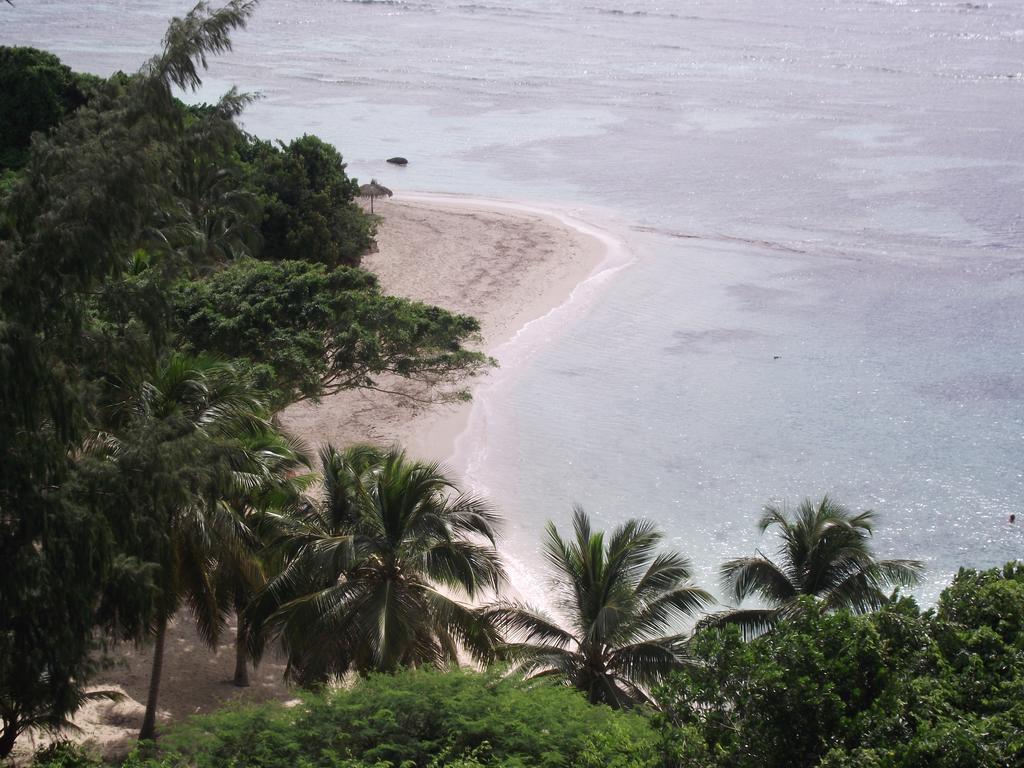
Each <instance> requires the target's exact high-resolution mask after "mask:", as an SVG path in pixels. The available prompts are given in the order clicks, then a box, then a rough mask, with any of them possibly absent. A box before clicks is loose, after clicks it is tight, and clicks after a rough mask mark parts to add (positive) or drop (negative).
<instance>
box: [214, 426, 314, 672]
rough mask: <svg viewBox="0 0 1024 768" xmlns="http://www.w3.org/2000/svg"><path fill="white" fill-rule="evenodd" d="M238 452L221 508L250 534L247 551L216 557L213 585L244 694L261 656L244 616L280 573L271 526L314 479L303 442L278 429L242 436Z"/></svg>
mask: <svg viewBox="0 0 1024 768" xmlns="http://www.w3.org/2000/svg"><path fill="white" fill-rule="evenodd" d="M238 449H239V450H238V451H237V453H236V455H235V457H234V461H233V464H234V467H233V469H232V471H231V481H232V482H231V487H230V489H229V491H228V492H227V493H226V494H225V496H224V498H223V499H222V500H221V502H220V503H222V504H224V505H225V506H226V507H227V508H228V510H229V511H230V514H232V515H234V517H235V518H236V519H237V520H238V521H239V522H240V523H241V524H242V525H244V526H245V527H246V528H247V529H248V531H249V535H248V537H247V543H248V544H250V546H247V547H245V548H243V549H239V548H237V547H229V548H226V549H225V550H223V551H222V552H220V553H218V555H217V558H216V567H215V573H214V575H213V579H214V581H215V582H216V583H217V585H218V587H217V588H218V590H219V591H220V592H222V593H223V594H224V595H225V596H226V597H225V600H226V601H227V602H228V603H230V604H231V606H232V608H233V610H234V612H235V616H236V620H237V627H236V631H235V674H234V679H233V682H234V684H235V685H236V686H238V687H240V688H244V687H246V686H248V685H249V663H250V661H257V660H258V656H259V650H260V643H259V641H258V638H251V627H250V623H251V622H250V620H249V617H248V615H247V613H246V611H247V609H248V607H249V604H250V603H251V602H252V599H253V597H254V596H255V595H256V594H257V593H258V592H259V591H260V590H261V589H263V588H264V587H265V586H266V585H267V583H268V582H269V580H270V578H272V577H273V575H275V574H276V573H277V572H278V571H279V569H280V567H281V563H280V558H277V557H275V556H274V553H273V552H272V551H270V550H268V548H267V547H266V546H265V544H266V542H268V541H270V540H272V539H273V538H274V536H276V535H277V532H278V528H277V526H276V525H275V521H276V520H277V519H280V517H279V516H280V514H282V513H284V514H287V513H288V511H289V510H292V509H295V508H296V507H297V506H298V505H299V503H300V502H301V500H302V498H303V493H304V492H306V491H308V490H309V488H310V487H311V486H312V484H313V483H314V481H315V480H316V475H315V474H313V473H312V472H310V471H309V469H310V466H311V462H310V459H309V457H308V451H307V449H306V447H305V445H304V444H303V443H302V441H300V440H297V439H295V438H293V437H291V436H290V435H288V434H286V433H285V432H283V431H281V430H279V429H277V428H276V427H274V428H268V429H265V430H262V431H259V432H255V433H246V434H243V435H241V436H240V437H239V438H238ZM253 650H255V651H256V653H253Z"/></svg>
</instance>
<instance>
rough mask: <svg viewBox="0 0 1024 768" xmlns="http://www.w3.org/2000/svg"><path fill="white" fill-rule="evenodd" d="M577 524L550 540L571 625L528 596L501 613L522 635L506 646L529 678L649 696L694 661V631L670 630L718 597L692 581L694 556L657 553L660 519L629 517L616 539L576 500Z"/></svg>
mask: <svg viewBox="0 0 1024 768" xmlns="http://www.w3.org/2000/svg"><path fill="white" fill-rule="evenodd" d="M573 531H574V539H573V540H571V541H565V540H563V539H562V537H561V536H560V535H559V533H558V530H557V528H555V526H554V524H553V523H548V526H547V534H548V538H547V541H546V542H545V545H544V554H545V556H546V559H547V561H548V563H549V565H550V566H551V568H552V569H553V573H552V578H551V579H550V586H551V594H552V595H553V596H554V598H555V604H554V607H555V608H556V609H557V610H558V612H559V613H560V614H561V615H562V616H563V617H564V618H565V621H566V623H565V625H564V626H563V625H560V624H559V623H558V622H556V621H555V620H554V619H552V618H550V617H549V616H547V615H546V614H545V613H543V612H541V611H539V610H537V609H534V608H530V607H528V606H526V605H523V604H522V603H506V604H499V605H497V606H495V607H494V608H493V609H492V611H491V613H490V617H491V619H492V620H493V621H494V622H495V624H496V625H497V626H498V627H499V628H500V629H502V630H505V631H507V632H508V633H510V635H511V636H513V637H518V638H519V642H513V643H510V644H508V645H506V646H505V647H504V651H505V653H507V655H508V657H509V658H510V659H512V661H513V662H514V663H515V665H516V666H517V668H519V669H520V670H522V671H524V672H526V674H527V675H528V676H529V677H531V678H536V677H553V678H556V679H558V680H560V681H562V682H563V683H565V684H566V685H570V686H573V687H575V688H577V689H579V690H581V691H583V692H584V693H586V695H587V697H588V698H589V699H590V701H591V702H592V703H595V704H596V703H604V704H608V705H610V706H612V707H622V706H627V705H632V704H636V703H640V702H645V701H649V700H650V696H649V693H648V692H649V690H650V688H651V686H653V685H654V684H656V683H657V682H658V681H659V680H661V679H662V678H663V677H664V675H665V674H666V673H667V672H669V671H671V670H673V669H676V668H678V667H679V666H680V665H681V664H683V663H684V662H685V656H684V644H685V639H686V638H685V636H684V635H682V634H678V633H677V634H671V635H662V634H661V633H662V632H664V631H665V630H667V629H669V628H670V627H672V626H673V625H674V624H675V623H676V622H677V621H679V620H682V619H684V618H686V617H689V616H692V615H694V613H696V612H697V611H699V610H701V609H702V608H704V607H705V606H707V605H709V604H711V603H712V598H711V596H710V595H709V594H708V593H707V592H705V591H704V590H702V589H699V588H697V587H695V586H694V585H693V584H691V583H690V563H689V561H688V560H687V559H686V558H685V557H683V556H682V555H680V554H678V553H675V552H662V553H657V552H656V550H657V547H658V545H659V544H660V543H661V541H662V534H661V533H659V532H658V531H657V530H655V528H654V527H653V526H652V525H651V523H648V522H646V521H640V520H629V521H627V522H625V523H623V524H622V525H620V526H619V527H618V528H616V529H615V530H614V531H613V532H612V534H611V536H610V537H608V538H607V540H606V539H605V535H604V533H602V532H595V531H593V530H592V529H591V524H590V518H589V517H588V516H587V514H586V513H585V512H584V511H583V509H582V508H581V507H576V508H575V509H574V511H573Z"/></svg>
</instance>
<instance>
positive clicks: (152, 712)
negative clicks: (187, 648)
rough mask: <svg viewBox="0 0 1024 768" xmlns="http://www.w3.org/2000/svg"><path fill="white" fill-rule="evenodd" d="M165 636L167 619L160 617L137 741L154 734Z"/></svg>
mask: <svg viewBox="0 0 1024 768" xmlns="http://www.w3.org/2000/svg"><path fill="white" fill-rule="evenodd" d="M166 636H167V619H166V618H162V619H160V626H159V627H157V630H156V644H155V645H154V646H153V669H152V671H151V672H150V674H149V695H148V696H147V697H146V716H145V717H144V718H143V720H142V729H141V730H140V731H139V741H142V740H144V739H152V738H154V737H155V736H156V702H157V698H158V697H159V695H160V676H161V675H162V674H163V671H164V639H165V637H166Z"/></svg>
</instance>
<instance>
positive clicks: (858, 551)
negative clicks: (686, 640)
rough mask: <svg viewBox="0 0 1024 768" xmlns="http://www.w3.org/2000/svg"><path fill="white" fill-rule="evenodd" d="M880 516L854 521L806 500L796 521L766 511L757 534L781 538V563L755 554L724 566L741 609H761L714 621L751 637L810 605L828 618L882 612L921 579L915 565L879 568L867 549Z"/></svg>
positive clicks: (828, 502) (830, 502)
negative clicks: (752, 602) (899, 590)
mask: <svg viewBox="0 0 1024 768" xmlns="http://www.w3.org/2000/svg"><path fill="white" fill-rule="evenodd" d="M874 522H875V513H874V512H871V511H867V512H860V513H858V514H852V513H851V512H850V511H849V510H848V509H847V508H846V507H844V506H843V505H842V504H839V503H838V502H836V501H835V500H834V499H832V498H830V497H828V496H824V497H822V499H821V500H820V501H817V502H815V501H812V500H810V499H805V500H804V501H803V502H801V503H800V505H799V506H798V507H797V509H796V510H795V511H794V512H793V513H789V512H787V511H786V510H785V509H784V508H783V507H779V506H776V505H774V504H769V505H767V506H766V507H765V509H764V513H763V514H762V516H761V519H760V520H759V521H758V524H757V527H758V530H759V531H760V532H761V533H762V534H764V533H765V532H767V531H768V530H774V531H776V532H777V534H778V537H779V545H778V550H777V559H776V560H772V559H771V558H769V557H767V556H765V555H762V554H760V553H758V554H757V555H754V556H752V557H742V558H736V559H733V560H729V561H728V562H726V563H724V564H723V565H722V569H721V573H722V581H723V583H724V585H725V588H726V590H727V591H728V592H729V593H731V595H732V596H733V597H734V598H735V599H736V600H737V602H742V601H743V600H746V599H748V598H751V597H754V598H757V600H758V601H760V603H761V606H760V607H757V608H739V609H734V610H729V611H725V612H723V613H720V614H717V615H716V616H714V617H712V619H711V621H712V622H718V623H723V622H724V623H730V624H736V625H737V626H739V627H741V628H742V630H743V632H744V633H745V634H746V635H747V636H748V637H749V636H754V635H757V634H760V633H761V632H764V631H765V630H768V629H770V628H771V627H773V626H774V625H775V624H776V623H778V621H779V619H780V618H782V617H784V616H786V615H789V614H792V613H795V612H800V611H801V610H803V608H804V607H806V605H808V603H807V601H805V600H801V599H800V598H801V597H803V596H809V597H811V598H813V600H814V601H815V602H819V603H820V604H821V606H822V607H823V608H824V609H825V610H839V609H846V610H851V611H855V612H864V611H870V610H876V609H878V608H880V607H881V606H882V605H884V604H885V603H886V602H887V601H888V599H889V594H890V592H891V591H892V589H893V588H896V587H912V586H914V585H916V584H917V583H918V582H919V581H920V578H921V573H922V571H923V568H924V566H923V564H922V563H921V562H920V561H918V560H880V559H878V558H876V557H875V555H874V553H873V552H872V550H871V546H870V541H869V540H870V537H871V534H872V531H873V528H874Z"/></svg>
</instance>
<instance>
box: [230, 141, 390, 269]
mask: <svg viewBox="0 0 1024 768" xmlns="http://www.w3.org/2000/svg"><path fill="white" fill-rule="evenodd" d="M242 154H243V156H244V157H245V159H246V161H247V164H248V166H249V170H250V176H251V180H252V183H253V186H254V187H255V189H257V190H258V191H259V194H260V197H261V199H262V201H263V211H264V212H263V219H262V222H261V226H260V231H261V233H262V235H263V258H267V259H280V260H289V259H301V260H304V261H313V262H317V263H320V264H326V265H327V266H329V267H335V266H339V265H348V266H356V265H358V264H359V260H360V257H361V256H362V255H363V253H364V252H365V251H366V250H367V248H369V247H370V244H371V243H372V238H373V232H374V228H373V222H372V221H371V220H370V219H369V218H367V217H366V216H365V215H364V214H363V212H362V210H361V209H360V208H359V207H357V206H356V205H355V202H354V200H355V197H356V195H358V194H359V184H358V182H357V181H356V180H355V179H350V178H349V177H348V176H346V175H345V165H344V163H342V160H341V155H340V154H338V151H337V150H336V149H335V148H334V147H332V146H331V145H330V144H327V143H325V142H323V141H321V140H320V139H318V138H317V137H316V136H303V137H302V138H299V139H295V140H294V141H292V142H291V143H289V144H281V145H280V146H274V145H273V144H269V143H267V142H260V141H257V142H252V143H250V144H249V145H248V146H245V147H244V148H243V149H242Z"/></svg>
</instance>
